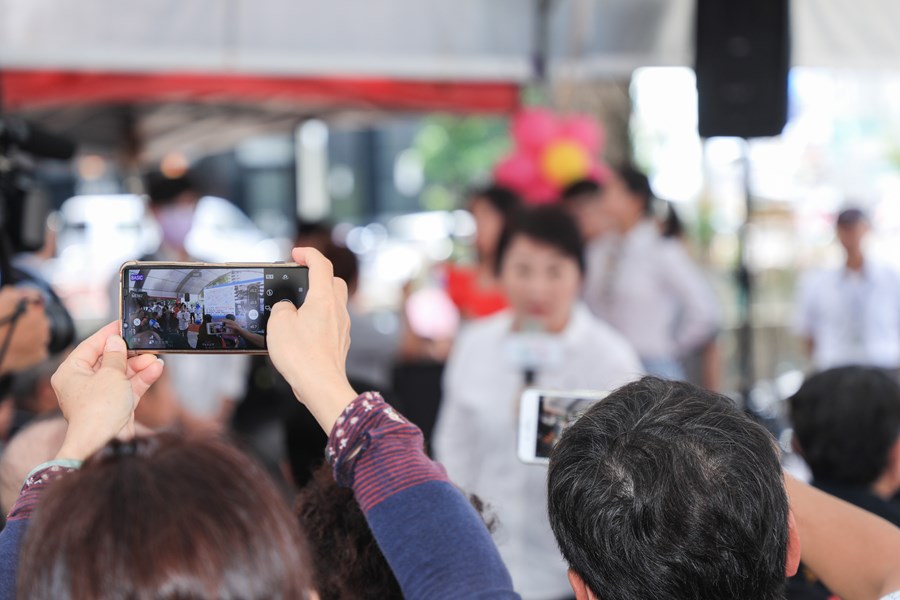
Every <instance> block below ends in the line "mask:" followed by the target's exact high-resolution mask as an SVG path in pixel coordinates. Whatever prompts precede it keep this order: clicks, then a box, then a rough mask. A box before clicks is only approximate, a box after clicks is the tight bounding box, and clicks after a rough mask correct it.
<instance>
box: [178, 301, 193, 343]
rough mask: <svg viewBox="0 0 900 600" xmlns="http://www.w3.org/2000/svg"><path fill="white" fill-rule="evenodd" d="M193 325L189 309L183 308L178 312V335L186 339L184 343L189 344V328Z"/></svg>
mask: <svg viewBox="0 0 900 600" xmlns="http://www.w3.org/2000/svg"><path fill="white" fill-rule="evenodd" d="M190 324H191V315H189V314H188V312H187V307H186V306H182V307H181V310H179V311H178V334H179V335H180V336H181V337H182V338H184V342H185V343H187V334H188V327H190Z"/></svg>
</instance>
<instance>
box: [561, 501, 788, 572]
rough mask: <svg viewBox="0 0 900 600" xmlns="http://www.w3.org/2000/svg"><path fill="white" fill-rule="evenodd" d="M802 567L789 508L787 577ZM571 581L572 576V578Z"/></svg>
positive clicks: (785, 563)
mask: <svg viewBox="0 0 900 600" xmlns="http://www.w3.org/2000/svg"><path fill="white" fill-rule="evenodd" d="M799 568H800V533H799V532H798V531H797V521H795V520H794V511H793V509H790V508H789V509H788V541H787V558H786V559H785V561H784V575H785V577H793V576H794V575H796V574H797V569H799ZM569 580H570V581H571V576H570V579H569Z"/></svg>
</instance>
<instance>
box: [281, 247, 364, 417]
mask: <svg viewBox="0 0 900 600" xmlns="http://www.w3.org/2000/svg"><path fill="white" fill-rule="evenodd" d="M292 256H293V258H294V260H295V261H297V262H298V263H299V264H301V265H306V266H308V267H309V293H308V294H307V296H306V299H305V301H304V303H303V305H302V306H300V307H299V308H295V307H294V306H293V305H292V304H291V303H289V302H279V303H278V304H277V305H275V306H274V307H273V308H272V316H271V318H270V320H269V334H268V345H269V356H270V357H271V359H272V363H273V364H274V365H275V368H276V369H278V372H279V373H281V374H282V375H283V376H284V378H285V379H287V381H288V383H289V384H290V385H291V388H292V389H293V390H294V393H295V394H296V395H297V398H298V399H299V400H300V401H301V402H302V403H303V404H305V405H306V407H307V408H309V410H310V412H311V413H312V414H313V416H315V418H316V420H317V421H318V422H319V425H321V426H322V429H324V430H325V432H326V433H331V430H332V428H333V427H334V424H335V422H336V421H337V419H338V417H340V414H341V412H342V411H343V410H344V408H346V406H347V405H348V404H349V403H350V402H352V401H353V399H354V398H356V395H357V394H356V392H355V391H353V388H352V387H351V386H350V383H349V382H348V381H347V372H346V364H347V351H348V350H349V348H350V315H349V314H348V313H347V284H346V283H345V282H344V280H343V279H339V278H337V277H335V276H334V270H333V268H332V266H331V262H329V261H328V259H326V258H325V257H324V256H322V254H321V253H320V252H319V251H317V250H314V249H312V248H294V251H293V254H292Z"/></svg>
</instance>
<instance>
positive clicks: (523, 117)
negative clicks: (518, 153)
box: [512, 108, 559, 155]
mask: <svg viewBox="0 0 900 600" xmlns="http://www.w3.org/2000/svg"><path fill="white" fill-rule="evenodd" d="M558 134H559V127H558V126H557V122H556V117H555V116H554V114H553V113H552V112H550V111H549V110H547V109H544V108H531V109H526V110H523V111H522V112H520V113H519V114H517V115H516V116H515V117H514V118H513V122H512V135H513V138H514V139H515V142H516V147H517V148H518V149H520V150H524V151H525V152H528V153H530V154H535V155H537V154H540V152H541V151H542V150H543V149H544V146H546V145H547V144H548V143H550V142H551V141H553V139H554V138H555V137H556V136H557V135H558Z"/></svg>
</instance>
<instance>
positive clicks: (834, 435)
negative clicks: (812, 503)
mask: <svg viewBox="0 0 900 600" xmlns="http://www.w3.org/2000/svg"><path fill="white" fill-rule="evenodd" d="M788 402H789V406H790V412H791V421H792V422H793V425H794V440H795V442H796V443H797V445H798V446H799V448H798V449H799V450H800V452H801V453H802V454H803V457H804V458H805V459H806V462H807V464H808V465H809V468H810V469H811V470H812V472H813V477H815V479H816V480H817V481H819V482H822V483H826V484H828V483H830V484H839V485H859V486H864V487H867V488H870V489H871V488H873V487H875V486H877V487H878V488H879V489H878V490H874V489H873V491H876V493H879V494H880V495H884V496H887V497H890V496H892V495H893V494H894V493H895V492H896V491H897V490H898V489H900V385H898V384H897V381H896V380H895V379H894V378H893V377H891V376H890V375H888V374H887V373H885V372H884V371H881V370H879V369H873V368H868V367H841V368H838V369H829V370H828V371H823V372H822V373H818V374H816V375H813V376H812V377H810V378H809V379H807V380H806V381H805V382H804V383H803V385H802V386H801V387H800V390H799V391H798V392H797V393H796V394H794V395H793V396H792V397H791V398H790V400H789V401H788Z"/></svg>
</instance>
